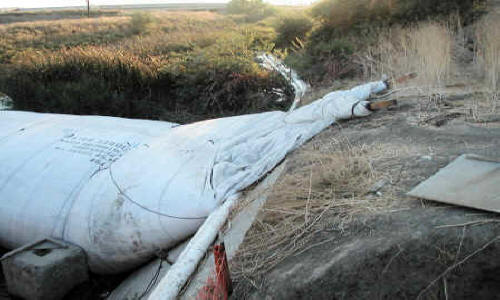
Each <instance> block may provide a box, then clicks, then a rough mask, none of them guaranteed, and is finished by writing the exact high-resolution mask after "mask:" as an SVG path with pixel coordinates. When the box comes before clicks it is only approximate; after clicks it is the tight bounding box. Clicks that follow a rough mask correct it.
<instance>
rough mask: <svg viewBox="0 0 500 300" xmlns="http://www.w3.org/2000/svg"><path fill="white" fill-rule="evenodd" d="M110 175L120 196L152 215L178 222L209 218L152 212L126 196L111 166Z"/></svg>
mask: <svg viewBox="0 0 500 300" xmlns="http://www.w3.org/2000/svg"><path fill="white" fill-rule="evenodd" d="M109 175H110V177H111V181H112V182H113V184H114V185H115V187H116V188H117V189H118V192H119V193H120V195H123V197H125V199H127V200H128V201H130V202H132V203H133V204H135V205H137V206H139V207H140V208H142V209H144V210H146V211H148V212H150V213H153V214H155V215H159V216H162V217H167V218H171V219H178V220H204V219H206V218H208V216H204V217H179V216H174V215H169V214H164V213H162V212H159V211H156V210H152V209H150V208H148V207H146V206H144V205H142V204H140V203H138V202H136V201H134V200H132V198H130V197H129V196H128V195H127V194H125V192H124V191H123V190H122V189H121V188H120V186H119V185H118V183H117V182H116V180H115V178H114V176H113V172H112V171H111V166H110V167H109Z"/></svg>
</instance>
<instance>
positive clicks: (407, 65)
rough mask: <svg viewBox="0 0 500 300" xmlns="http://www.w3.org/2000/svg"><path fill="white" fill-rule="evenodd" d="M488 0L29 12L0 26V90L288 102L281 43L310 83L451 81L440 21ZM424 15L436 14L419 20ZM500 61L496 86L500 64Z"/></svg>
mask: <svg viewBox="0 0 500 300" xmlns="http://www.w3.org/2000/svg"><path fill="white" fill-rule="evenodd" d="M482 3H484V0H443V1H439V2H436V1H431V0H418V1H417V0H322V1H320V2H319V3H317V4H316V5H314V6H313V7H312V8H310V9H293V8H289V9H285V8H279V9H278V8H276V7H272V6H270V5H268V4H266V3H264V2H263V1H262V0H232V1H231V2H230V3H229V5H228V9H227V10H228V13H227V14H220V13H216V12H208V11H205V12H168V11H151V12H150V13H144V12H137V13H124V12H116V11H115V12H112V13H109V14H108V13H106V12H95V15H98V14H99V13H100V14H101V16H100V17H95V18H82V17H81V16H79V15H78V14H80V15H81V14H82V12H81V11H79V12H69V11H68V12H63V13H62V14H61V16H60V17H59V18H58V17H57V15H55V14H54V13H52V12H50V13H49V12H43V13H40V16H39V15H36V14H35V13H29V14H31V15H30V16H31V17H32V18H33V20H35V21H27V22H10V23H8V24H0V91H2V92H5V93H6V94H8V95H9V96H11V97H12V98H13V99H14V101H15V103H14V105H15V108H16V109H26V110H35V111H42V112H59V113H73V114H104V115H114V116H123V117H138V118H152V119H164V120H169V121H174V122H181V123H182V122H191V121H195V120H202V119H206V118H213V117H220V116H230V115H235V114H243V113H251V112H260V111H266V110H271V109H284V108H285V107H286V106H287V105H288V104H289V101H290V100H291V99H288V100H289V101H284V102H276V101H274V100H275V99H276V97H277V95H275V94H273V93H272V91H273V89H275V88H281V89H282V88H285V90H286V93H287V95H289V96H291V93H292V91H291V88H290V87H289V84H288V83H286V82H284V80H283V79H281V78H280V77H279V76H278V75H276V74H274V73H272V72H268V71H265V70H262V68H260V67H259V66H258V65H257V64H256V63H255V62H254V59H255V56H256V54H257V53H259V52H262V51H265V52H270V51H273V50H275V53H276V54H278V55H280V56H281V57H283V58H285V62H286V63H287V64H288V65H290V66H291V67H293V68H294V69H296V70H297V71H299V73H300V74H301V75H302V77H303V78H305V79H306V80H308V81H309V82H310V83H312V84H313V85H321V84H328V83H330V82H332V80H336V79H339V78H344V77H350V76H355V75H359V74H361V73H362V74H364V75H366V74H368V73H369V72H368V71H367V68H368V67H369V68H371V69H370V70H371V71H370V72H372V73H371V74H370V75H373V72H374V70H375V69H376V72H377V74H378V73H380V72H385V74H392V73H397V72H396V71H394V70H393V69H394V68H393V66H401V68H402V69H405V70H411V71H419V72H423V74H428V75H429V76H427V77H428V78H433V80H434V79H435V81H439V82H443V80H444V79H445V78H446V77H447V76H448V74H449V69H450V68H451V67H452V55H451V53H449V52H450V51H451V50H450V49H451V48H452V46H453V45H452V43H453V32H449V31H450V30H452V29H449V28H447V26H444V27H443V23H446V22H449V20H450V15H454V16H455V19H454V20H455V23H457V24H458V23H460V24H461V25H463V24H468V23H469V22H470V21H471V20H475V19H476V18H477V17H478V14H479V13H480V12H481V9H482ZM29 14H23V16H24V17H26V15H29ZM9 16H10V15H9ZM41 19H43V20H41ZM422 20H424V21H425V22H427V23H429V22H428V21H431V22H434V23H429V24H430V25H432V26H420V25H419V24H416V22H417V21H422ZM457 20H458V21H457ZM459 26H460V25H458V27H459ZM392 30H393V31H394V32H393V33H390V32H391V31H392ZM398 30H399V31H398ZM388 32H389V33H388ZM396 32H400V33H399V34H396ZM383 37H387V38H386V39H383ZM481 37H482V38H481V39H482V40H485V41H486V40H487V38H488V34H487V33H481ZM432 39H439V42H441V43H440V44H439V45H442V46H440V47H441V48H442V49H441V51H435V50H436V49H433V48H432V47H424V46H426V45H437V44H438V43H437V41H436V43H434V42H433V43H427V42H425V41H426V40H432ZM493 40H494V39H491V41H490V40H488V41H489V44H488V45H490V46H488V47H487V48H485V49H482V48H478V49H480V50H481V51H482V52H481V53H483V55H479V56H478V61H481V62H482V63H483V65H484V66H485V68H486V66H490V65H495V66H498V63H497V61H498V59H497V56H496V55H495V53H496V52H497V51H496V49H497V47H496V46H497V45H496V43H494V42H492V41H493ZM483 44H484V45H486V44H487V43H486V42H485V43H483ZM377 45H378V48H377V47H375V46H377ZM384 47H385V48H384ZM375 48H376V49H375ZM403 48H404V49H403ZM403 50H404V51H403ZM368 58H369V59H370V62H369V66H367V65H368V64H367V63H366V59H368ZM430 58H432V60H430ZM430 61H433V63H430ZM429 65H432V66H436V67H437V66H445V67H446V68H444V67H443V68H441V67H439V68H438V69H439V70H434V69H432V70H431V69H430V68H427V67H426V66H429ZM424 69H427V71H428V72H427V73H425V72H424ZM444 69H446V70H444ZM388 70H389V72H387V71H388ZM443 70H444V71H443ZM491 70H492V71H491V72H489V73H488V74H489V75H488V77H489V78H490V81H491V82H494V83H495V86H496V82H497V81H498V79H497V77H498V76H496V74H497V72H496V70H497V69H491ZM490 73H491V74H490ZM289 98H291V97H289Z"/></svg>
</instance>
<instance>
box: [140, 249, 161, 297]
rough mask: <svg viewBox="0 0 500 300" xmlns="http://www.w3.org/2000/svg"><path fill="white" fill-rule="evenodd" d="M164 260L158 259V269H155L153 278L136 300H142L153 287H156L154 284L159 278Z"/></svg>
mask: <svg viewBox="0 0 500 300" xmlns="http://www.w3.org/2000/svg"><path fill="white" fill-rule="evenodd" d="M163 261H164V258H162V257H160V264H159V265H158V269H156V272H155V274H154V275H153V278H151V280H150V281H149V283H148V285H147V286H146V289H145V290H144V292H143V293H142V294H141V295H140V296H139V298H138V300H142V299H143V298H144V297H145V296H146V295H148V294H149V292H151V290H152V289H153V287H155V286H156V283H157V282H158V278H159V277H160V272H161V267H162V265H163Z"/></svg>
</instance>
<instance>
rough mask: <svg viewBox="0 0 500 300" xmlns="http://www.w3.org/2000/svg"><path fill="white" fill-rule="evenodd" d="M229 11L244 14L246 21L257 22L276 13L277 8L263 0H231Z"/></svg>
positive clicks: (228, 6)
mask: <svg viewBox="0 0 500 300" xmlns="http://www.w3.org/2000/svg"><path fill="white" fill-rule="evenodd" d="M227 12H228V13H230V14H236V15H241V16H243V18H242V20H243V21H245V22H257V21H259V20H262V19H264V18H267V17H270V16H272V15H274V14H275V13H276V8H274V7H273V6H271V5H269V4H266V3H264V1H263V0H231V1H230V2H229V3H228V5H227Z"/></svg>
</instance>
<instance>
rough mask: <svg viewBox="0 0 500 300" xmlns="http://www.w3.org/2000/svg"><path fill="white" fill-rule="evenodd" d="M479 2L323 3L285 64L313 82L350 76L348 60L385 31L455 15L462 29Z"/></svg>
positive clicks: (352, 62)
mask: <svg viewBox="0 0 500 300" xmlns="http://www.w3.org/2000/svg"><path fill="white" fill-rule="evenodd" d="M482 3H484V1H482V0H479V1H477V0H443V1H433V0H419V1H417V0H322V1H320V2H319V3H317V4H316V5H315V6H314V7H313V8H312V9H311V12H310V15H311V17H312V18H313V19H314V21H315V23H316V26H315V28H314V30H313V32H312V33H311V34H310V36H309V39H307V40H306V41H304V47H303V48H304V49H300V51H294V52H293V53H292V54H291V55H289V56H288V58H287V62H288V63H289V64H290V65H292V66H293V67H295V68H296V69H298V71H299V72H300V73H301V74H302V75H303V76H305V77H306V78H307V79H309V80H310V81H313V82H317V81H322V80H325V79H335V78H342V77H346V76H352V75H355V74H356V73H357V72H358V71H359V70H360V68H359V64H357V63H355V59H354V57H353V56H355V55H357V54H359V53H360V52H363V51H365V50H366V49H367V48H369V47H371V46H373V45H374V44H376V43H377V42H378V41H379V36H380V33H381V32H382V31H383V30H384V29H386V28H390V27H394V26H395V25H397V26H403V27H407V26H412V25H413V24H416V23H417V22H420V21H428V20H437V21H440V22H446V21H447V20H449V16H450V15H456V16H457V18H458V19H459V20H461V23H462V25H463V24H468V23H470V22H471V21H472V20H475V19H477V17H478V16H479V15H480V14H481V11H482Z"/></svg>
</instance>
